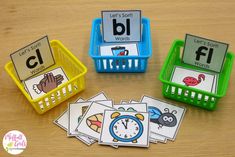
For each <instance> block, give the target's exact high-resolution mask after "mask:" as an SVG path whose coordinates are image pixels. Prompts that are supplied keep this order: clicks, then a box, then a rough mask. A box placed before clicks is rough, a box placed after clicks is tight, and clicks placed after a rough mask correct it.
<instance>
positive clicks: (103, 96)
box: [86, 92, 108, 101]
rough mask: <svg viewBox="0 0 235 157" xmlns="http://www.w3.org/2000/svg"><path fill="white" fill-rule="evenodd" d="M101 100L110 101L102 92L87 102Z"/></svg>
mask: <svg viewBox="0 0 235 157" xmlns="http://www.w3.org/2000/svg"><path fill="white" fill-rule="evenodd" d="M99 100H108V97H107V96H106V94H105V93H104V92H100V93H98V94H96V95H94V96H92V97H91V98H89V99H87V100H86V101H99Z"/></svg>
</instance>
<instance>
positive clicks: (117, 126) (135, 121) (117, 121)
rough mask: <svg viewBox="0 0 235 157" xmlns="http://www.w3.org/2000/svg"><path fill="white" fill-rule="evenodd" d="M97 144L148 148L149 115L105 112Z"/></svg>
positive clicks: (144, 113) (145, 113)
mask: <svg viewBox="0 0 235 157" xmlns="http://www.w3.org/2000/svg"><path fill="white" fill-rule="evenodd" d="M99 144H102V145H117V146H135V147H148V146H149V114H148V113H147V112H128V111H113V110H105V112H104V118H103V127H102V131H101V135H100V140H99Z"/></svg>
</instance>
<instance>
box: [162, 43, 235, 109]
mask: <svg viewBox="0 0 235 157" xmlns="http://www.w3.org/2000/svg"><path fill="white" fill-rule="evenodd" d="M183 47H184V41H182V40H175V41H174V42H173V44H172V46H171V48H170V51H169V53H168V56H167V58H166V60H165V62H164V64H163V67H162V70H161V72H160V75H159V79H160V81H161V82H162V83H163V88H162V93H163V95H164V96H165V97H167V98H170V99H174V100H177V101H181V102H185V103H188V104H191V105H194V106H198V107H201V108H204V109H208V110H215V109H216V105H217V103H218V101H219V99H220V98H221V97H223V96H224V95H225V94H226V91H227V88H228V82H229V78H230V74H231V71H232V66H233V60H234V55H233V54H232V53H231V52H228V53H227V54H226V59H225V62H224V66H223V69H222V71H221V73H219V75H218V76H219V78H218V86H217V93H216V94H213V93H210V92H206V91H203V90H199V89H195V88H192V87H188V86H184V85H180V84H177V83H173V82H171V81H170V78H171V73H172V70H173V69H174V66H181V67H185V68H190V69H194V70H202V69H201V68H200V67H195V66H192V65H188V64H185V63H183V62H182V61H181V56H182V50H183ZM203 71H205V72H207V71H208V70H204V69H203ZM172 90H174V92H172ZM179 90H182V92H181V94H179V93H178V91H179ZM186 92H187V94H185V93H186Z"/></svg>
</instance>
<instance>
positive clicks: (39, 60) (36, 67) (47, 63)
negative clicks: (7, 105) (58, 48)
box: [10, 36, 71, 100]
mask: <svg viewBox="0 0 235 157" xmlns="http://www.w3.org/2000/svg"><path fill="white" fill-rule="evenodd" d="M10 56H11V60H12V62H13V64H14V67H15V70H16V73H17V75H18V77H19V80H21V81H22V83H23V84H24V87H25V90H26V92H27V93H29V95H30V96H31V98H32V99H33V100H35V99H37V98H39V97H41V96H43V95H45V94H46V93H48V92H50V91H51V90H53V89H55V88H57V87H59V86H61V85H62V84H64V83H66V82H68V80H69V79H68V77H67V75H66V74H65V72H64V70H63V68H62V67H57V68H54V69H52V70H47V69H48V68H49V67H51V66H53V65H55V60H54V57H53V53H52V50H51V47H50V44H49V39H48V37H47V36H44V37H43V38H41V39H38V40H36V41H35V42H33V43H31V44H29V45H27V46H25V47H24V48H22V49H19V50H18V51H16V52H14V53H12V54H11V55H10ZM69 90H71V88H70V89H69ZM63 92H65V89H63ZM57 96H58V97H59V96H60V93H57ZM53 99H54V98H52V100H53Z"/></svg>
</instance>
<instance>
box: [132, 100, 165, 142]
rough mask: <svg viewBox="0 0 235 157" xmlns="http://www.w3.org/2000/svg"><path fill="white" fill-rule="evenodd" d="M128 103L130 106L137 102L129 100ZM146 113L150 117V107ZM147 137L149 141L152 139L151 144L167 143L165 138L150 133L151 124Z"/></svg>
mask: <svg viewBox="0 0 235 157" xmlns="http://www.w3.org/2000/svg"><path fill="white" fill-rule="evenodd" d="M130 103H131V104H133V103H138V101H135V100H130ZM148 111H150V112H149V114H150V115H151V107H150V108H149V109H148ZM145 112H147V111H145ZM149 137H150V139H152V140H151V141H150V142H151V143H152V142H153V143H155V142H156V141H158V142H162V143H166V141H167V139H166V137H164V136H161V135H158V134H156V133H153V132H151V123H150V134H149Z"/></svg>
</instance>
